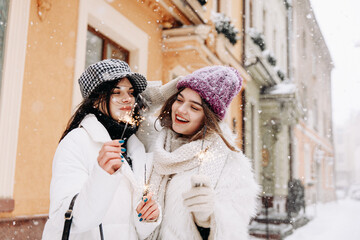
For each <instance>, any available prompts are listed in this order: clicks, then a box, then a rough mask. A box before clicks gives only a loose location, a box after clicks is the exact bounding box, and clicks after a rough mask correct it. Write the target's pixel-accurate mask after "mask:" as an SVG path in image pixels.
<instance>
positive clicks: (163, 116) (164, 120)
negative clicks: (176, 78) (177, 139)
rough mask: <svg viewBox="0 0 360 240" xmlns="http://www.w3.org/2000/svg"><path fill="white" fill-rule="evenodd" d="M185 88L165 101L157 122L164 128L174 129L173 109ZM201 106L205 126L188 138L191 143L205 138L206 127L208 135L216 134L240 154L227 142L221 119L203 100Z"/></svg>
mask: <svg viewBox="0 0 360 240" xmlns="http://www.w3.org/2000/svg"><path fill="white" fill-rule="evenodd" d="M184 89H185V88H180V89H179V90H178V91H177V92H176V93H175V94H173V95H172V96H171V97H169V98H168V100H166V101H165V103H164V105H163V107H162V108H161V111H160V115H159V116H158V118H157V119H156V121H158V120H159V121H160V125H161V126H162V127H168V128H170V129H172V120H171V108H172V105H173V104H174V102H175V101H176V99H177V97H178V95H179V93H181V92H182V91H183V90H184ZM201 105H202V107H203V110H204V115H205V117H204V124H203V125H202V126H201V127H200V128H199V130H198V131H197V132H196V133H195V134H193V135H192V136H188V137H189V139H190V141H195V140H199V139H201V138H202V137H203V132H204V126H205V125H206V134H207V135H208V134H212V133H216V134H218V135H219V136H220V137H221V139H222V140H223V141H224V143H225V144H226V146H227V147H228V148H229V149H230V150H231V151H234V152H238V150H236V148H235V147H234V146H232V145H231V144H230V143H229V141H227V140H226V138H225V137H224V134H223V132H222V130H221V128H220V125H219V124H220V122H221V120H220V118H219V117H218V116H217V115H216V114H215V113H214V112H213V111H212V110H211V109H210V107H209V106H208V104H207V103H206V102H205V101H204V100H203V99H202V98H201Z"/></svg>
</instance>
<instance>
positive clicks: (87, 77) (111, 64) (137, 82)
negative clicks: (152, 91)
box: [79, 59, 147, 98]
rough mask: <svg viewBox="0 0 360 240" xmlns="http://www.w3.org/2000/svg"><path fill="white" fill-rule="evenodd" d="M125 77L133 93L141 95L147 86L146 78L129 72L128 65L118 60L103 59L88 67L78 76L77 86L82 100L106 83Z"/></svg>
mask: <svg viewBox="0 0 360 240" xmlns="http://www.w3.org/2000/svg"><path fill="white" fill-rule="evenodd" d="M125 77H127V78H128V79H129V80H130V82H131V84H132V85H133V87H134V90H135V92H137V93H141V92H143V91H144V90H145V88H146V86H147V81H146V78H145V77H144V76H143V75H141V74H140V73H136V72H131V69H130V67H129V65H128V64H127V63H126V62H124V61H121V60H119V59H105V60H102V61H100V62H97V63H94V64H92V65H90V66H89V67H88V68H87V69H86V70H85V71H84V72H83V73H82V74H81V76H80V78H79V85H80V90H81V94H82V96H83V98H87V97H89V96H90V94H91V92H92V91H93V90H94V89H95V88H96V87H97V86H99V85H100V84H101V83H103V82H106V81H112V80H115V79H121V78H125Z"/></svg>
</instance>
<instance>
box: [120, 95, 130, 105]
mask: <svg viewBox="0 0 360 240" xmlns="http://www.w3.org/2000/svg"><path fill="white" fill-rule="evenodd" d="M121 102H123V103H129V102H131V96H130V95H129V94H127V93H126V94H125V95H124V97H123V98H122V99H121Z"/></svg>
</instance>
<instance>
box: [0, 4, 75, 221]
mask: <svg viewBox="0 0 360 240" xmlns="http://www.w3.org/2000/svg"><path fill="white" fill-rule="evenodd" d="M37 10H38V9H37V1H36V0H33V1H31V6H30V16H29V28H28V40H27V50H26V60H25V73H24V81H23V92H22V100H21V114H20V123H19V137H18V139H19V140H18V147H17V158H16V169H15V185H14V200H15V209H14V211H13V212H11V213H1V214H0V218H1V217H11V216H19V215H32V214H41V213H47V212H48V207H49V186H50V179H51V166H52V158H53V155H54V152H55V149H56V146H57V143H58V141H59V138H60V135H61V133H62V131H63V130H64V128H65V126H66V123H67V121H68V118H69V115H70V110H71V109H70V108H71V99H72V84H73V74H74V59H75V48H76V46H75V43H76V32H77V26H76V24H74V22H77V17H78V1H73V0H63V1H52V5H51V9H50V11H49V12H48V13H47V15H46V18H45V19H44V21H41V20H40V18H39V16H38V14H37ZM14 71H16V66H14Z"/></svg>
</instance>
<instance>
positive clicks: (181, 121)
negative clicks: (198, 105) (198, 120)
mask: <svg viewBox="0 0 360 240" xmlns="http://www.w3.org/2000/svg"><path fill="white" fill-rule="evenodd" d="M175 122H176V123H180V124H185V123H188V122H189V121H188V120H187V119H185V118H184V117H182V116H180V115H178V114H175Z"/></svg>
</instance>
